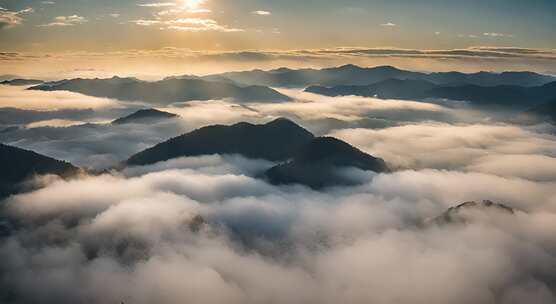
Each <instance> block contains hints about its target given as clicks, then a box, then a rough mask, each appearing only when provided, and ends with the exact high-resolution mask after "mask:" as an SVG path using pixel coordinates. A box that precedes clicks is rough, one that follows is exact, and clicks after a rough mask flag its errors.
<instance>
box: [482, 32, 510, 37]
mask: <svg viewBox="0 0 556 304" xmlns="http://www.w3.org/2000/svg"><path fill="white" fill-rule="evenodd" d="M483 36H487V37H506V38H513V37H514V35H512V34H503V33H494V32H490V33H483Z"/></svg>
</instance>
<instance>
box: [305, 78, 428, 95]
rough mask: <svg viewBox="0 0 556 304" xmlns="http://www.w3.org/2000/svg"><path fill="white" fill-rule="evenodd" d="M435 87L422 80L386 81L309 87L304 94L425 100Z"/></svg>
mask: <svg viewBox="0 0 556 304" xmlns="http://www.w3.org/2000/svg"><path fill="white" fill-rule="evenodd" d="M435 87H436V85H435V84H434V83H432V82H429V81H424V80H400V79H388V80H384V81H381V82H377V83H374V84H370V85H365V86H335V87H322V86H310V87H308V88H307V89H305V92H310V93H315V94H320V95H325V96H332V97H335V96H347V95H355V96H363V97H377V98H384V99H420V98H425V97H426V96H427V94H426V92H428V91H430V90H431V89H433V88H435Z"/></svg>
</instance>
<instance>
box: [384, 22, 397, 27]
mask: <svg viewBox="0 0 556 304" xmlns="http://www.w3.org/2000/svg"><path fill="white" fill-rule="evenodd" d="M380 26H387V27H394V26H397V24H395V23H392V22H386V23H382V24H381V25H380Z"/></svg>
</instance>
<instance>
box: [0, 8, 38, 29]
mask: <svg viewBox="0 0 556 304" xmlns="http://www.w3.org/2000/svg"><path fill="white" fill-rule="evenodd" d="M33 12H34V10H33V8H30V7H28V8H26V9H23V10H20V11H10V10H7V9H5V8H2V7H0V29H4V28H11V27H14V26H16V25H19V24H21V23H22V22H23V17H22V15H25V14H29V13H33Z"/></svg>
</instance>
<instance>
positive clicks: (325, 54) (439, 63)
mask: <svg viewBox="0 0 556 304" xmlns="http://www.w3.org/2000/svg"><path fill="white" fill-rule="evenodd" d="M177 19H179V18H176V19H169V20H159V19H156V18H154V19H137V20H134V21H133V22H134V23H136V24H138V25H143V26H151V27H153V28H157V29H158V28H161V27H162V28H165V29H166V28H167V27H168V25H167V24H165V23H166V22H167V21H170V20H177ZM200 19H203V18H200ZM195 27H197V28H198V27H203V25H202V24H201V25H199V24H197V25H196V26H195ZM208 27H209V28H212V29H213V30H224V31H225V30H226V29H228V30H231V29H233V28H232V27H227V26H226V25H222V24H219V23H218V22H217V25H216V26H215V25H214V23H212V25H208ZM222 27H224V29H222ZM204 28H206V27H204ZM188 29H189V28H188ZM237 30H240V29H236V31H237ZM232 31H233V30H232ZM0 62H2V65H0V73H6V74H14V73H17V74H20V75H22V76H25V77H38V78H46V79H51V78H52V75H59V77H72V78H73V77H91V76H93V77H112V76H113V75H114V74H115V73H118V74H120V75H122V76H124V75H129V76H136V77H140V78H146V77H149V79H160V78H163V77H165V76H167V75H171V74H174V75H182V74H185V73H188V74H190V73H199V74H210V73H216V72H223V71H233V70H250V69H254V68H258V69H275V68H279V67H284V66H287V67H291V68H306V67H308V66H311V67H330V66H338V65H342V64H346V63H352V64H358V65H361V66H377V65H395V66H397V67H398V68H403V69H409V70H422V69H423V68H422V66H423V64H426V66H427V69H428V70H430V71H449V70H463V71H466V72H476V71H481V70H489V71H500V72H501V71H508V70H516V71H519V70H528V71H537V72H540V73H543V72H546V71H547V70H550V69H551V67H552V68H553V69H556V52H555V51H554V50H552V49H534V48H517V47H488V46H475V47H470V48H464V49H444V50H442V49H440V50H427V49H424V50H421V49H397V48H361V47H338V48H329V49H327V48H325V49H298V50H257V49H251V50H237V51H193V50H190V49H184V48H175V47H165V48H161V49H153V50H145V49H134V50H126V51H114V52H85V51H79V52H70V51H68V52H50V53H47V52H33V53H26V52H0ZM121 62H126V63H127V66H126V67H125V69H124V68H123V66H122V67H121V68H120V66H121V65H117V64H115V63H121ZM223 62H225V64H223ZM183 63H187V66H188V67H187V69H184V68H183ZM35 65H41V66H42V67H43V69H41V70H40V71H38V70H37V69H32V68H31V67H32V66H35ZM61 66H63V67H67V68H64V69H61V68H60V67H61ZM138 66H140V67H141V68H140V69H139V68H137V67H138ZM84 67H86V68H95V69H96V72H95V73H87V74H83V73H76V72H74V70H75V69H81V68H84ZM134 67H135V68H134Z"/></svg>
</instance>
